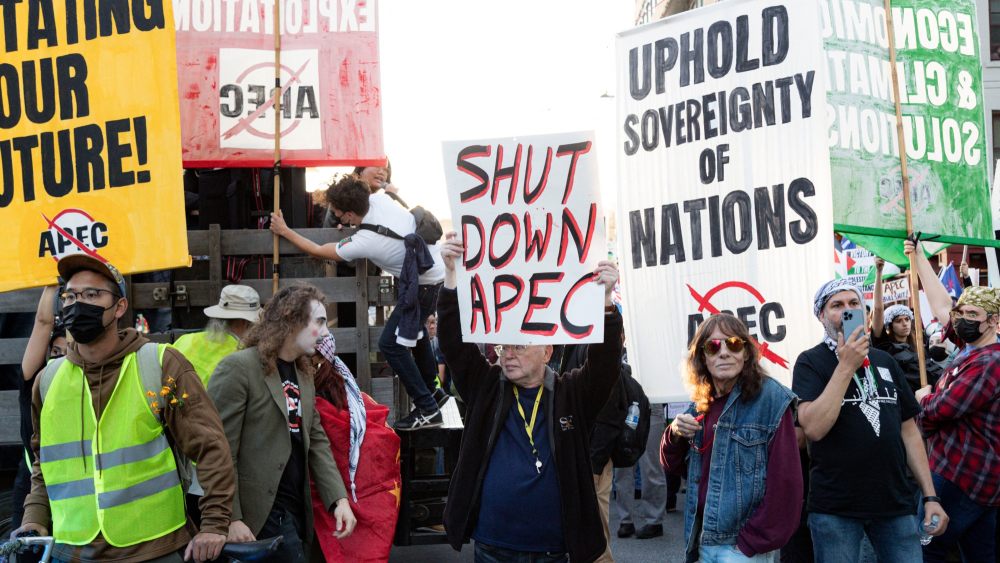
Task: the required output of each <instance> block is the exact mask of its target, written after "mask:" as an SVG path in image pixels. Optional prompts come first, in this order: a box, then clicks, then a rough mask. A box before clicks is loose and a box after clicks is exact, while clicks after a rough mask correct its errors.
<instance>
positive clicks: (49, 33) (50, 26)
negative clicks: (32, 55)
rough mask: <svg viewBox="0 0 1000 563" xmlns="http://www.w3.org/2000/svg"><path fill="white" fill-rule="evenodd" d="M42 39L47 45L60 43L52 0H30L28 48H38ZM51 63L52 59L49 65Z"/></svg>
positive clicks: (54, 45) (51, 45)
mask: <svg viewBox="0 0 1000 563" xmlns="http://www.w3.org/2000/svg"><path fill="white" fill-rule="evenodd" d="M42 39H44V40H45V46H46V47H56V46H58V45H59V40H58V38H57V37H56V15H55V13H54V12H53V11H52V0H28V50H29V51H30V50H34V49H37V48H38V42H39V41H41V40H42ZM51 64H52V62H51V59H50V62H49V65H51ZM50 68H51V67H50ZM25 97H27V96H25Z"/></svg>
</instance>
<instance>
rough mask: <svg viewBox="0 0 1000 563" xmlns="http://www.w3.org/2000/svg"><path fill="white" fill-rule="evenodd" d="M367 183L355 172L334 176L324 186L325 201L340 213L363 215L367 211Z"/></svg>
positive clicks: (368, 191) (369, 193) (368, 190)
mask: <svg viewBox="0 0 1000 563" xmlns="http://www.w3.org/2000/svg"><path fill="white" fill-rule="evenodd" d="M370 195H372V192H371V190H370V189H369V188H368V184H367V183H366V182H365V181H364V180H362V179H361V176H358V175H357V174H340V175H338V176H334V177H333V178H332V179H331V180H330V183H329V185H328V186H327V188H326V203H327V205H329V206H330V207H332V208H334V209H336V210H337V211H340V212H342V213H354V214H355V215H357V216H358V217H363V216H364V215H365V214H367V213H368V196H370Z"/></svg>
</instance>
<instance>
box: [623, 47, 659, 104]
mask: <svg viewBox="0 0 1000 563" xmlns="http://www.w3.org/2000/svg"><path fill="white" fill-rule="evenodd" d="M652 53H653V46H652V45H651V44H649V43H647V44H645V45H643V46H642V86H639V49H638V47H637V48H634V49H632V50H630V51H629V52H628V68H629V93H631V94H632V99H635V100H642V99H644V98H645V97H646V96H647V95H649V88H650V86H651V83H650V80H649V75H650V74H651V73H650V68H649V67H650V59H651V58H652Z"/></svg>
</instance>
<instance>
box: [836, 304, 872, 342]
mask: <svg viewBox="0 0 1000 563" xmlns="http://www.w3.org/2000/svg"><path fill="white" fill-rule="evenodd" d="M842 319H843V320H844V342H845V343H846V342H847V341H848V340H849V339H850V338H851V335H852V334H854V331H855V330H857V329H858V327H859V326H860V327H864V326H865V310H864V309H848V310H846V311H844V315H843V317H842ZM859 338H868V334H867V333H866V332H865V331H864V330H862V331H861V336H859Z"/></svg>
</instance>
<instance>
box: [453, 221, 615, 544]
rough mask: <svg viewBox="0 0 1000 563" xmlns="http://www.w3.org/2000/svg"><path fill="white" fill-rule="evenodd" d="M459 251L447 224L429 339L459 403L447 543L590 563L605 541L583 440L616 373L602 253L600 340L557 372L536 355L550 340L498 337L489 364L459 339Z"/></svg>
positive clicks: (610, 283)
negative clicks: (580, 360)
mask: <svg viewBox="0 0 1000 563" xmlns="http://www.w3.org/2000/svg"><path fill="white" fill-rule="evenodd" d="M461 255H462V241H461V239H458V238H457V236H456V234H455V233H448V235H447V240H446V242H445V243H444V246H443V248H442V249H441V258H442V260H443V262H444V265H445V282H444V289H443V290H442V292H441V297H440V300H439V302H438V339H439V341H440V345H441V351H442V352H443V353H444V357H445V360H446V361H447V362H448V366H449V367H450V368H451V370H452V378H453V381H454V384H455V387H456V388H457V390H458V393H459V395H461V396H462V397H463V398H464V399H465V402H466V405H467V407H468V411H467V414H466V419H465V433H464V435H463V437H462V449H461V451H460V453H459V458H458V464H457V466H456V467H455V471H454V473H453V474H452V479H451V484H450V486H449V488H448V504H447V505H446V506H445V512H444V525H445V529H446V531H447V533H448V539H449V541H450V542H451V545H452V547H454V548H455V549H456V550H460V549H461V547H462V544H463V543H465V542H466V541H468V540H469V539H470V538H471V539H474V540H476V561H477V562H489V563H494V562H496V563H500V562H508V561H523V560H525V559H523V558H522V556H524V555H529V557H530V559H531V560H532V561H537V562H545V563H550V562H551V563H562V562H565V561H567V560H568V559H567V557H568V558H571V559H572V561H573V562H574V563H577V562H579V563H592V562H593V561H595V560H596V559H597V558H598V557H600V556H601V554H602V553H604V550H605V548H606V547H607V542H606V541H605V539H604V527H603V525H602V523H601V515H600V511H599V509H598V503H597V495H596V493H595V491H594V477H593V475H594V474H593V471H592V466H591V455H590V441H591V432H592V430H593V427H594V423H595V421H596V420H597V417H598V414H599V413H600V412H601V409H602V408H603V407H604V405H605V403H606V402H607V400H608V397H609V396H610V395H611V392H612V390H613V389H614V387H615V385H616V384H617V382H618V378H619V376H620V373H621V354H622V318H621V315H620V314H619V313H618V312H617V310H616V309H615V307H614V306H613V305H612V302H611V290H612V288H613V287H614V285H615V281H617V279H618V272H617V271H616V270H615V269H614V265H613V264H612V263H610V262H601V263H600V264H599V267H598V269H597V270H596V271H595V274H596V277H597V283H599V284H602V285H604V286H605V288H606V292H605V310H606V314H605V325H604V343H602V344H592V345H590V347H589V349H588V351H587V360H586V362H585V363H584V365H583V367H581V368H579V369H575V370H573V371H572V372H570V373H564V374H561V375H557V374H556V373H555V372H553V371H552V370H551V369H548V368H547V367H546V365H545V364H546V363H547V362H548V361H549V358H550V357H551V354H552V347H551V346H512V345H507V346H500V347H498V348H501V353H500V365H497V366H491V365H489V363H488V362H487V361H486V359H485V358H484V357H483V355H482V352H480V350H479V347H478V346H476V345H475V344H466V343H463V342H462V330H461V319H460V316H459V306H458V295H457V293H456V291H455V287H456V285H457V276H456V273H455V259H456V258H459V257H460V256H461ZM515 406H516V408H515Z"/></svg>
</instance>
